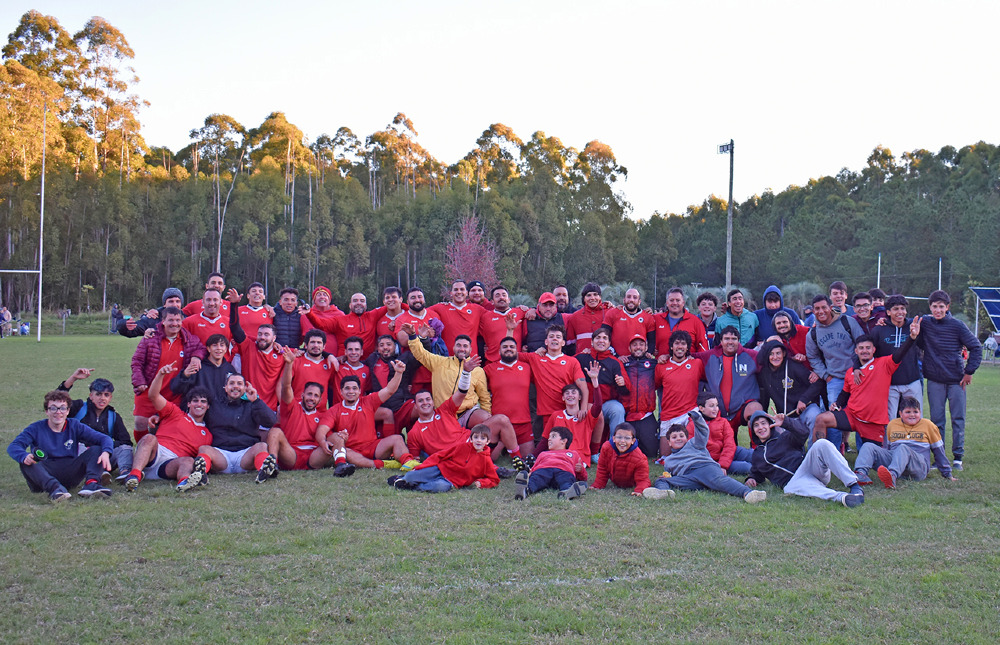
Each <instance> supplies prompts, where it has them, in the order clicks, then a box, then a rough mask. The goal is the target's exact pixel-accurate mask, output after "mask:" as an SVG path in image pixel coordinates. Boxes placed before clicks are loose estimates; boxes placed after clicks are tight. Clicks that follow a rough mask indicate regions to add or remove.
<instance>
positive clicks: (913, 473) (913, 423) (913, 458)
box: [854, 396, 955, 488]
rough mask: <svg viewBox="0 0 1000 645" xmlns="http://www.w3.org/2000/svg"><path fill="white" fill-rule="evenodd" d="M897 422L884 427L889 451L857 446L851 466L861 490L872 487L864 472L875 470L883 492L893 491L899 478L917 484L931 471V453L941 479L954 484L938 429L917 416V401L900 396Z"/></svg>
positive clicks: (874, 444) (910, 397) (870, 446)
mask: <svg viewBox="0 0 1000 645" xmlns="http://www.w3.org/2000/svg"><path fill="white" fill-rule="evenodd" d="M900 406H901V407H902V410H900V412H899V415H900V418H898V419H893V420H892V421H890V422H889V425H888V426H887V427H886V438H887V439H888V441H889V449H888V450H886V449H885V448H883V447H881V446H879V445H878V444H876V443H866V444H865V445H863V446H861V450H860V451H859V452H858V458H857V460H856V461H855V462H854V474H855V475H857V476H858V483H859V484H861V485H862V486H865V485H867V484H870V483H872V480H871V478H870V477H869V476H868V471H869V470H871V469H872V468H875V467H877V468H878V470H877V471H876V472H877V473H878V478H879V479H880V480H881V481H882V483H883V484H884V485H885V487H886V488H895V487H896V480H897V479H899V478H900V477H906V478H908V479H915V480H917V481H920V480H922V479H926V478H927V473H929V472H930V470H931V453H934V459H935V460H936V461H937V463H938V464H940V466H939V467H938V470H939V471H940V472H941V476H942V477H944V478H945V479H949V480H951V481H955V478H954V477H952V473H951V465H950V464H949V463H948V458H947V457H946V456H945V452H944V441H943V440H942V439H941V432H940V431H939V430H938V427H937V426H936V425H934V424H933V423H931V422H930V420H929V419H924V418H923V417H922V416H921V415H920V401H918V400H916V399H915V398H913V397H912V396H904V397H903V400H902V401H901V402H900Z"/></svg>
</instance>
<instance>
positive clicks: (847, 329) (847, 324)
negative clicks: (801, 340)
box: [809, 314, 854, 363]
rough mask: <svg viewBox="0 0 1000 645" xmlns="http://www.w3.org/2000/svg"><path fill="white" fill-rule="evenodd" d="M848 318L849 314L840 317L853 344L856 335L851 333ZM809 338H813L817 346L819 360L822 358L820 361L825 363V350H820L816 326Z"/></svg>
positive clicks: (810, 331) (810, 332) (811, 330)
mask: <svg viewBox="0 0 1000 645" xmlns="http://www.w3.org/2000/svg"><path fill="white" fill-rule="evenodd" d="M847 318H848V316H847V314H841V316H840V324H841V325H843V326H844V331H846V332H847V335H848V336H850V337H851V342H852V343H853V342H854V334H852V333H851V323H849V322H848V321H847ZM809 336H810V337H811V338H812V341H813V345H815V346H816V351H817V352H819V358H820V360H821V361H823V362H824V363H825V362H826V359H825V358H823V350H822V349H820V348H819V341H818V340H817V339H816V326H815V325H813V328H812V329H810V330H809Z"/></svg>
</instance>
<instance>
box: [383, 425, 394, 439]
mask: <svg viewBox="0 0 1000 645" xmlns="http://www.w3.org/2000/svg"><path fill="white" fill-rule="evenodd" d="M394 434H396V424H395V423H385V422H383V423H382V436H383V437H389V436H392V435H394Z"/></svg>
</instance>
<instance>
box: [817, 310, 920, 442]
mask: <svg viewBox="0 0 1000 645" xmlns="http://www.w3.org/2000/svg"><path fill="white" fill-rule="evenodd" d="M920 320H921V317H920V316H914V318H913V322H911V323H910V335H909V337H908V338H907V339H906V340H905V341H904V342H903V344H901V345H900V346H899V347H897V348H896V349H895V350H893V352H892V355H891V356H875V341H874V339H872V337H871V336H860V337H858V339H857V340H856V341H855V342H854V353H855V354H857V357H858V360H859V361H860V362H861V367H859V368H855V367H850V368H848V370H847V374H846V375H845V376H844V390H843V391H842V392H841V393H840V396H838V397H837V401H836V403H832V404H830V411H829V412H822V413H820V415H819V416H818V417H816V425H815V427H814V429H813V441H815V440H817V439H826V435H827V430H828V429H829V428H836V429H838V430H840V431H841V432H851V431H852V430H853V431H854V432H857V433H858V444H861V445H863V444H865V443H869V442H875V443H878V444H880V445H881V444H882V443H883V442H884V441H885V426H886V424H888V423H889V406H888V405H887V403H886V402H887V401H888V400H889V386H890V385H892V375H893V374H894V373H895V372H896V369H897V368H898V367H899V364H900V363H902V362H903V356H905V355H906V352H908V351H910V347H912V346H913V341H914V340H916V338H917V336H919V335H920ZM845 443H846V441H845ZM838 447H839V446H838ZM858 450H859V451H860V450H861V447H860V445H859V446H858Z"/></svg>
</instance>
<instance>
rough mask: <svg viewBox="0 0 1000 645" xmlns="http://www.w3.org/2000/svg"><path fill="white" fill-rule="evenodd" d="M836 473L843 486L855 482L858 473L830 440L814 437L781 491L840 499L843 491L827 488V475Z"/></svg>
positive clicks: (828, 481)
mask: <svg viewBox="0 0 1000 645" xmlns="http://www.w3.org/2000/svg"><path fill="white" fill-rule="evenodd" d="M831 473H832V474H833V475H836V476H837V479H839V480H840V481H841V482H843V483H844V486H847V487H848V488H850V487H851V486H853V485H854V484H856V483H858V476H857V475H855V474H854V472H853V471H851V467H850V466H848V465H847V460H846V459H844V456H843V455H842V454H840V450H838V449H837V448H836V447H835V446H834V445H833V444H832V443H830V442H829V441H828V440H826V439H817V440H816V441H814V442H813V445H812V446H810V447H809V451H808V452H806V456H805V458H804V459H803V460H802V463H801V464H799V467H798V469H796V471H795V474H794V475H792V479H791V481H789V482H788V484H787V485H786V486H785V493H787V494H789V495H799V496H800V497H815V498H817V499H825V500H830V501H838V502H839V501H843V499H844V497H845V496H846V495H847V493H845V492H841V491H836V490H833V489H830V488H827V486H826V485H827V484H829V483H830V475H831Z"/></svg>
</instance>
